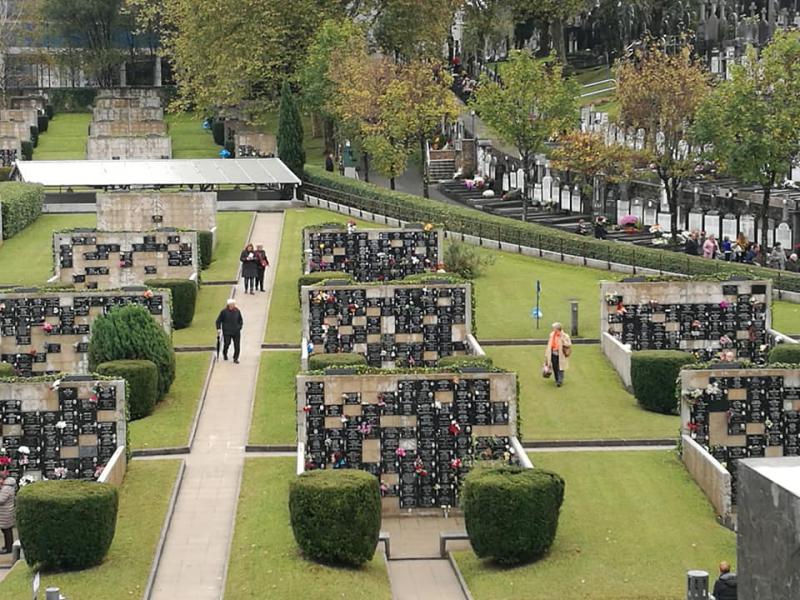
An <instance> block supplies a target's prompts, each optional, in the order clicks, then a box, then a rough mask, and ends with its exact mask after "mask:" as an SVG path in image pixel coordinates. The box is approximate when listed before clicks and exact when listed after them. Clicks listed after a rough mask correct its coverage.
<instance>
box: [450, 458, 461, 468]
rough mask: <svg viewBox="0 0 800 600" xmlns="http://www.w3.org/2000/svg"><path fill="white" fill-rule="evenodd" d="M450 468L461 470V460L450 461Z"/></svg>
mask: <svg viewBox="0 0 800 600" xmlns="http://www.w3.org/2000/svg"><path fill="white" fill-rule="evenodd" d="M450 468H452V469H460V468H461V459H460V458H454V459H453V460H451V461H450Z"/></svg>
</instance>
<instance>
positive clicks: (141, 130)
mask: <svg viewBox="0 0 800 600" xmlns="http://www.w3.org/2000/svg"><path fill="white" fill-rule="evenodd" d="M166 134H167V124H166V123H165V122H164V121H94V122H93V123H91V124H90V125H89V135H92V136H96V137H103V136H129V135H166Z"/></svg>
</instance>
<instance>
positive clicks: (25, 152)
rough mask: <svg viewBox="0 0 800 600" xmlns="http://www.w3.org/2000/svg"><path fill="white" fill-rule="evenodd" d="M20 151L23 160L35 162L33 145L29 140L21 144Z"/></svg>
mask: <svg viewBox="0 0 800 600" xmlns="http://www.w3.org/2000/svg"><path fill="white" fill-rule="evenodd" d="M20 150H21V151H22V160H33V144H31V143H30V142H29V141H28V140H22V141H21V142H20Z"/></svg>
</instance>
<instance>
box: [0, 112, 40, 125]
mask: <svg viewBox="0 0 800 600" xmlns="http://www.w3.org/2000/svg"><path fill="white" fill-rule="evenodd" d="M0 121H15V122H17V123H26V124H27V125H28V127H37V126H38V125H39V113H38V111H36V109H33V108H18V109H10V110H8V109H7V110H0Z"/></svg>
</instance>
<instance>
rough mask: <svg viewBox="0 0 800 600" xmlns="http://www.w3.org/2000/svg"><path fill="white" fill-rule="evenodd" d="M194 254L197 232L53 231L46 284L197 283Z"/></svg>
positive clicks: (100, 287)
mask: <svg viewBox="0 0 800 600" xmlns="http://www.w3.org/2000/svg"><path fill="white" fill-rule="evenodd" d="M197 253H198V248H197V232H195V231H175V230H155V231H149V232H105V231H97V230H94V229H82V230H75V231H69V232H55V233H53V254H54V262H55V275H54V276H53V277H52V278H51V280H50V281H51V282H52V281H55V282H59V283H64V284H73V285H75V286H76V287H77V288H80V289H85V288H89V289H94V288H97V289H113V288H120V287H124V286H128V285H141V284H142V283H144V281H146V280H148V279H192V280H197V276H198V273H199V271H200V269H199V267H198V255H197Z"/></svg>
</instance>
